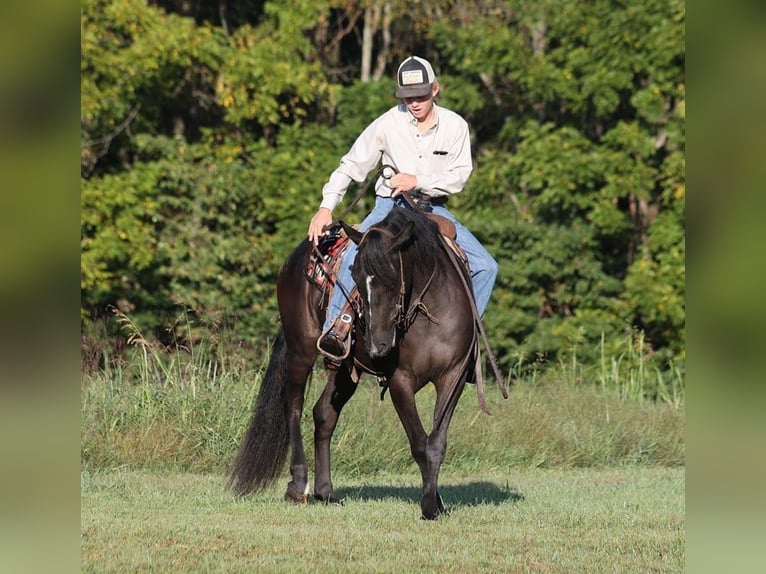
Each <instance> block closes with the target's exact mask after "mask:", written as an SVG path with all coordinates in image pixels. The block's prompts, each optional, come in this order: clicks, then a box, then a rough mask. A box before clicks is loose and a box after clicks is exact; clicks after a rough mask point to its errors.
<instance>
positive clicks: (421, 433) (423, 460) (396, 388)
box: [388, 373, 444, 520]
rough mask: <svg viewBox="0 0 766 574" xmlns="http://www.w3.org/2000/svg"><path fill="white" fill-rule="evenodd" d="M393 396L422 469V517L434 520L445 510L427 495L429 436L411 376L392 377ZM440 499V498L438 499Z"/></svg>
mask: <svg viewBox="0 0 766 574" xmlns="http://www.w3.org/2000/svg"><path fill="white" fill-rule="evenodd" d="M388 390H389V393H390V395H391V402H393V403H394V408H395V409H396V414H397V415H399V420H400V421H401V422H402V426H403V427H404V432H405V433H407V439H408V440H409V442H410V452H411V453H412V458H414V459H415V462H416V463H417V465H418V468H419V469H420V476H421V479H422V483H423V496H422V498H421V501H420V510H421V511H422V513H423V514H422V517H423V518H425V519H428V520H432V519H434V518H436V517H437V516H438V514H439V513H440V512H441V511H442V510H443V509H444V508H443V507H441V508H440V503H436V504H434V500H433V497H432V496H431V495H430V494H428V493H427V491H426V485H427V484H429V482H430V480H429V464H428V454H427V448H428V435H427V434H426V431H425V429H424V428H423V423H422V422H421V420H420V415H418V407H417V404H416V403H415V382H414V380H413V379H412V378H411V375H403V374H399V373H397V374H395V375H394V376H393V377H391V379H390V381H389V387H388ZM437 498H438V497H437Z"/></svg>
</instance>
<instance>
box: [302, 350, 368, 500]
mask: <svg viewBox="0 0 766 574" xmlns="http://www.w3.org/2000/svg"><path fill="white" fill-rule="evenodd" d="M356 387H357V385H356V384H355V383H354V382H353V381H352V380H351V374H350V373H349V371H348V367H347V366H346V365H345V364H343V365H341V366H340V367H339V368H338V370H337V371H330V374H329V375H328V378H327V384H326V386H325V388H324V391H322V395H321V396H320V397H319V399H318V400H317V402H316V404H315V405H314V411H313V415H314V464H315V469H314V498H316V499H317V500H319V501H322V502H325V503H342V500H341V499H339V498H338V497H336V496H335V492H334V489H333V485H332V478H331V465H330V442H331V440H332V435H333V433H334V432H335V428H336V426H337V424H338V418H339V417H340V412H341V410H342V409H343V406H344V405H345V404H346V403H347V402H348V400H349V399H350V398H351V397H352V396H353V395H354V392H355V391H356Z"/></svg>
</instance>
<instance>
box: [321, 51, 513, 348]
mask: <svg viewBox="0 0 766 574" xmlns="http://www.w3.org/2000/svg"><path fill="white" fill-rule="evenodd" d="M439 90H440V86H439V82H438V81H437V80H436V75H435V74H434V70H433V68H432V67H431V64H430V63H429V62H428V61H427V60H424V59H423V58H419V57H417V56H411V57H409V58H407V59H406V60H404V62H402V63H401V65H400V66H399V69H398V71H397V89H396V94H395V95H396V97H397V98H401V99H402V103H400V104H399V105H397V106H395V107H393V108H391V109H390V110H388V111H387V112H385V113H384V114H383V115H381V116H380V117H378V118H377V119H376V120H375V121H373V122H372V123H371V124H370V125H369V126H367V128H365V130H364V131H363V132H362V133H361V135H360V136H359V137H358V138H357V140H356V141H355V142H354V144H353V145H352V146H351V149H350V150H349V152H348V153H347V154H346V155H344V156H343V157H342V158H341V160H340V165H339V166H338V168H337V169H336V170H335V171H334V172H333V173H332V174H331V175H330V178H329V180H328V181H327V183H326V184H325V186H324V188H323V189H322V202H321V204H320V206H319V209H318V210H317V212H316V213H315V214H314V216H313V217H312V218H311V223H310V224H309V229H308V237H309V240H310V241H312V242H314V243H315V244H316V243H317V241H318V240H319V238H320V237H321V236H322V235H323V234H324V233H327V231H326V230H325V227H326V226H328V225H329V224H330V223H331V222H332V210H333V209H334V208H335V207H337V206H338V204H340V202H341V200H342V199H343V196H344V195H345V193H346V190H347V189H348V186H349V184H350V183H351V181H352V180H353V181H356V182H358V183H360V182H363V181H364V180H365V178H366V177H367V174H368V173H369V172H370V171H371V170H372V169H373V168H375V167H376V166H377V165H378V163H379V162H380V161H381V159H382V162H383V164H388V165H391V166H393V167H394V168H395V169H396V171H397V172H398V173H396V174H395V175H393V176H392V177H391V178H390V179H385V178H384V177H382V176H381V177H379V178H378V180H377V181H376V183H375V196H376V198H375V206H374V208H373V209H372V211H371V212H370V213H369V214H368V215H367V217H365V219H364V220H363V221H362V223H361V225H360V226H359V230H360V231H362V232H364V231H366V230H367V229H368V228H370V227H371V226H373V225H375V224H376V223H378V222H380V221H381V220H382V219H383V218H385V216H386V215H387V214H388V212H389V211H391V209H393V207H394V205H395V204H397V203H399V202H402V201H403V200H402V198H398V199H397V196H399V195H400V194H401V193H402V192H404V191H406V192H411V191H414V190H417V191H419V192H420V193H423V194H425V195H428V196H430V198H431V200H432V211H433V213H435V214H437V215H441V216H444V217H446V218H447V219H449V220H450V221H452V222H453V223H454V224H455V227H456V230H457V238H456V241H457V243H458V245H460V247H461V248H462V249H463V251H465V254H466V256H467V257H468V262H469V265H470V268H471V274H472V278H473V289H474V294H475V297H476V306H477V308H478V310H479V313H480V314H483V313H484V309H485V308H486V306H487V303H488V302H489V297H490V295H491V293H492V287H493V286H494V283H495V278H496V277H497V269H498V268H497V262H496V261H495V260H494V259H493V258H492V256H491V255H490V254H489V253H488V252H487V250H486V249H484V247H483V246H482V245H481V244H480V243H479V241H478V240H477V239H476V238H475V237H474V236H473V234H471V232H470V231H468V230H467V229H466V228H465V227H463V226H462V225H461V224H460V223H459V222H458V221H457V219H456V218H455V216H454V215H452V213H450V212H449V211H448V210H447V209H446V208H445V207H444V204H445V203H446V200H447V198H448V197H449V196H450V195H452V194H455V193H459V192H460V191H462V189H463V187H464V186H465V184H466V181H467V180H468V176H469V175H470V174H471V171H472V170H473V163H472V159H471V143H470V137H469V130H468V124H467V123H466V121H465V120H464V119H463V118H462V117H461V116H459V115H458V114H456V113H455V112H453V111H451V110H448V109H447V108H444V107H441V106H439V105H437V104H436V103H435V101H434V99H435V98H436V96H437V95H438V94H439ZM355 256H356V246H355V245H353V244H352V245H350V247H349V249H348V251H346V253H345V255H344V257H343V260H342V262H341V266H340V269H339V271H338V282H339V283H340V284H342V285H343V288H342V289H341V288H339V287H337V286H336V288H335V289H334V290H333V293H332V297H331V300H330V304H329V306H328V309H327V316H326V318H325V323H324V327H323V329H322V336H321V337H320V340H319V347H320V348H321V349H322V350H323V351H325V352H326V353H327V354H328V355H331V356H333V357H339V356H342V355H343V351H344V340H345V336H346V335H345V334H347V333H348V329H339V328H338V327H339V326H338V325H336V321H337V320H338V318H339V316H340V314H341V311H342V309H343V306H344V304H345V302H346V294H347V293H350V292H351V290H352V288H353V287H354V282H353V279H352V278H351V265H352V264H353V262H354V257H355ZM342 320H344V321H345V322H347V323H348V322H349V321H350V318H349V317H348V316H344V317H342ZM339 332H341V333H344V332H345V334H344V335H341V336H339V335H338V333H339Z"/></svg>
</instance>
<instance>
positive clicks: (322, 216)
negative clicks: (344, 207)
mask: <svg viewBox="0 0 766 574" xmlns="http://www.w3.org/2000/svg"><path fill="white" fill-rule="evenodd" d="M330 223H332V212H331V211H330V210H329V209H327V208H326V207H320V208H319V209H318V210H317V212H316V213H315V214H314V217H312V218H311V223H309V241H311V242H312V243H313V244H314V245H316V244H317V243H318V242H319V238H320V237H321V236H322V235H327V234H328V233H329V230H325V227H328V226H329V225H330Z"/></svg>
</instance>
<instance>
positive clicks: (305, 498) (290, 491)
mask: <svg viewBox="0 0 766 574" xmlns="http://www.w3.org/2000/svg"><path fill="white" fill-rule="evenodd" d="M285 500H286V501H287V502H290V503H292V504H301V505H304V504H308V503H309V495H308V493H305V492H301V491H299V490H296V489H294V488H292V487H289V486H288V487H287V491H286V492H285Z"/></svg>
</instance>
